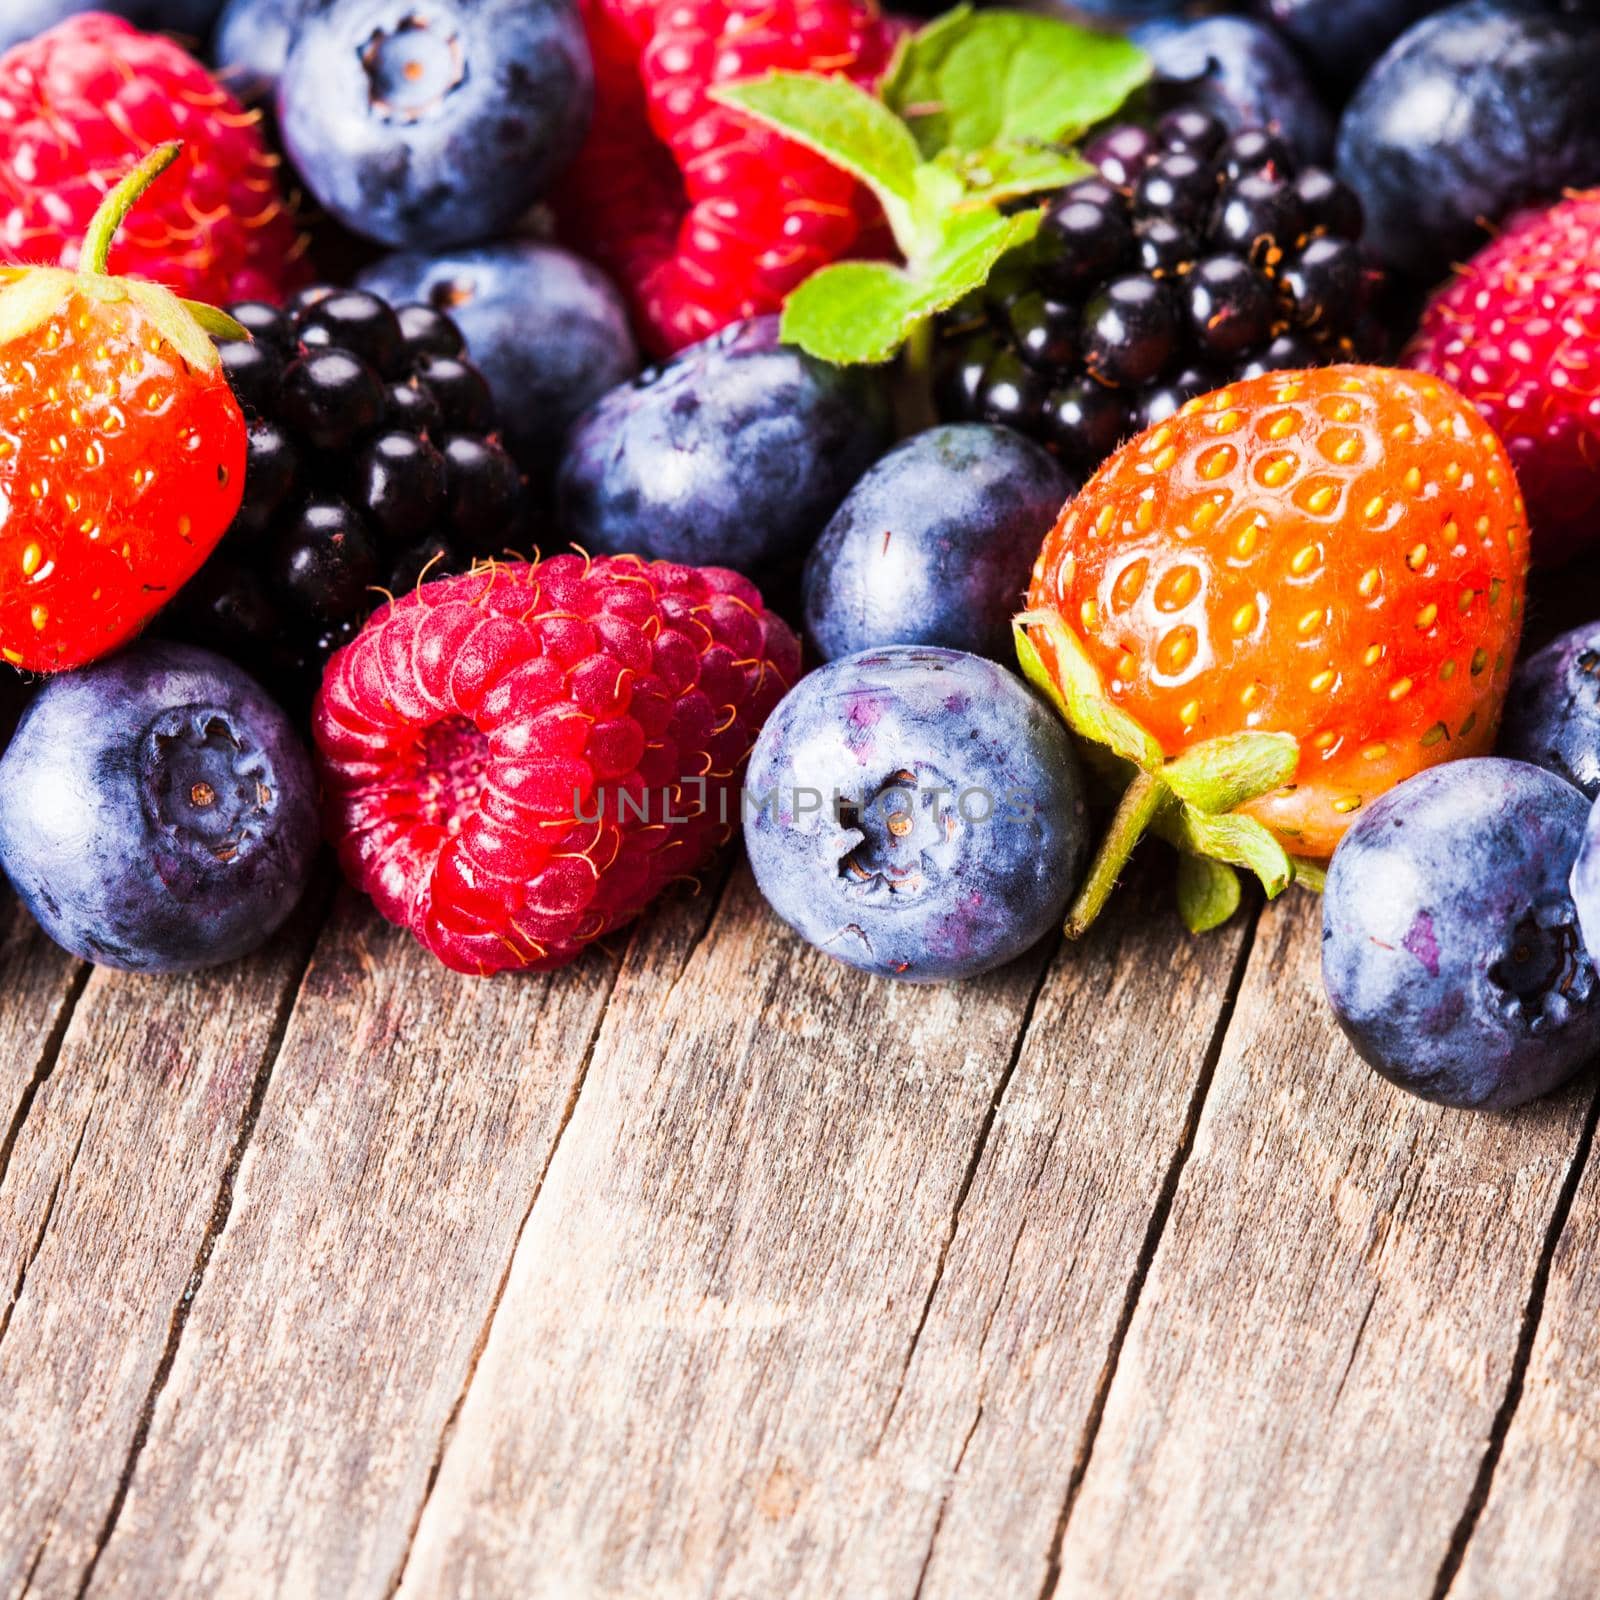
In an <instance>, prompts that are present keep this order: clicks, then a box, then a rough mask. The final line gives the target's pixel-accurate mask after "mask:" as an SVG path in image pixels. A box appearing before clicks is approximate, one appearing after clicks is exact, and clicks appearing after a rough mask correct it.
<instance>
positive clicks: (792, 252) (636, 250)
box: [558, 0, 896, 354]
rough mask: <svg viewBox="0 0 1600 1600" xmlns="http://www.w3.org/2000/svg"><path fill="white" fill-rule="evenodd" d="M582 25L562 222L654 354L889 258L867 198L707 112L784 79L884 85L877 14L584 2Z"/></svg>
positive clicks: (773, 137) (752, 3) (813, 163)
mask: <svg viewBox="0 0 1600 1600" xmlns="http://www.w3.org/2000/svg"><path fill="white" fill-rule="evenodd" d="M586 20H587V24H588V29H589V42H590V48H591V50H592V52H593V55H594V59H595V81H596V99H597V105H596V111H595V120H594V131H593V132H592V133H591V135H590V138H589V141H588V143H587V144H586V145H585V147H584V150H583V152H582V154H581V155H580V156H579V158H578V161H577V163H576V164H575V165H574V167H573V169H572V170H571V172H570V173H569V175H568V179H567V183H566V185H565V188H564V190H563V193H562V196H561V197H559V198H558V209H559V211H560V212H561V215H562V218H563V221H564V223H565V224H566V227H567V230H568V232H569V233H570V234H571V235H572V237H573V239H574V242H575V243H577V244H578V245H579V247H580V248H582V249H583V250H585V251H586V252H587V253H588V254H590V255H593V256H595V257H596V258H597V259H598V260H600V261H601V262H602V263H603V264H604V265H606V266H608V267H609V268H610V269H611V270H612V272H613V273H614V274H615V275H616V276H617V277H618V279H619V280H620V281H621V282H622V283H623V285H624V286H625V287H626V289H627V291H628V293H629V295H630V297H631V299H632V301H633V306H634V314H635V317H636V319H637V320H638V322H639V325H640V331H641V335H642V337H643V339H644V341H645V343H646V344H648V345H649V346H650V347H651V348H652V349H653V350H655V351H656V353H658V354H670V353H671V352H672V351H674V350H678V349H681V348H682V347H683V346H685V345H689V344H694V343H696V342H697V341H698V340H701V339H704V338H706V337H707V336H709V335H710V334H713V333H715V332H717V330H718V329H720V328H723V327H726V326H727V325H728V324H729V323H731V322H736V321H739V320H740V319H741V318H744V317H750V316H755V315H758V314H760V313H762V312H767V311H775V310H777V308H778V307H779V306H780V305H781V304H782V303H783V300H784V297H785V296H786V295H787V294H788V293H789V292H790V291H791V290H792V289H794V288H795V287H796V285H798V284H799V283H801V282H803V281H804V280H805V279H806V278H807V277H809V276H810V275H811V274H812V273H813V272H814V271H816V270H817V268H818V267H821V266H824V265H826V264H827V263H828V262H830V261H834V260H837V259H838V258H839V257H841V256H844V255H846V254H851V253H855V254H862V253H872V252H874V251H876V250H877V249H879V248H880V238H881V219H880V218H879V217H878V214H877V209H876V205H875V203H874V202H873V201H872V199H871V196H870V195H869V194H868V193H867V191H866V190H865V189H864V188H862V186H861V185H860V184H858V183H856V182H855V180H854V179H852V178H850V177H848V176H846V175H845V174H844V173H842V172H840V171H839V170H838V168H836V167H834V166H832V165H831V164H830V163H828V162H827V161H825V160H823V159H822V157H821V156H818V155H815V154H813V153H812V152H811V151H809V150H806V149H804V148H802V147H801V146H800V145H797V144H795V143H793V142H792V141H790V140H788V139H785V138H783V137H782V136H781V135H779V134H776V133H774V132H771V131H770V130H768V129H765V128H762V127H759V126H757V125H756V124H755V123H753V122H751V121H750V120H749V119H748V118H746V117H743V116H741V115H740V114H739V113H737V112H734V111H730V110H726V109H724V108H723V107H721V106H717V105H715V104H713V103H712V102H711V101H710V99H709V98H708V91H709V90H711V89H712V88H714V87H715V86H717V85H718V84H724V83H731V82H734V81H736V80H739V79H742V78H750V77H757V76H760V75H761V74H762V73H765V72H769V71H774V70H787V71H796V72H804V71H816V72H836V73H843V74H844V75H846V76H847V77H849V78H852V79H854V80H855V81H856V82H858V83H862V84H872V83H875V82H876V81H877V79H878V78H879V77H880V76H881V75H882V73H883V72H884V70H885V69H886V68H887V66H888V64H889V57H890V53H891V51H892V49H893V45H894V41H895V38H896V29H895V27H894V26H893V25H892V24H890V23H888V22H886V21H885V20H884V19H883V18H882V17H880V16H879V14H878V12H877V9H876V7H875V6H874V5H873V3H872V0H778V3H777V4H767V3H766V0H668V3H666V4H663V5H660V6H658V7H654V8H652V7H651V6H649V5H648V4H641V3H639V0H587V4H586Z"/></svg>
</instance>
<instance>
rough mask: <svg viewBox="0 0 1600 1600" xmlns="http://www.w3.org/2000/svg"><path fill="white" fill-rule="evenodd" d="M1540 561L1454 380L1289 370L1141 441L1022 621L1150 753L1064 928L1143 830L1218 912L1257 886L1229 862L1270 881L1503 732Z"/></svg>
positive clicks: (1104, 731)
mask: <svg viewBox="0 0 1600 1600" xmlns="http://www.w3.org/2000/svg"><path fill="white" fill-rule="evenodd" d="M1527 568H1528V530H1527V519H1526V512H1525V510H1524V507H1523V502H1522V497H1521V495H1520V494H1519V492H1518V489H1517V484H1516V480H1515V477H1514V475H1513V473H1512V469H1511V463H1510V461H1509V459H1508V457H1507V455H1506V451H1505V448H1504V446H1503V445H1502V444H1501V443H1500V441H1499V440H1498V439H1497V438H1496V437H1495V435H1494V434H1493V433H1492V432H1491V431H1490V430H1489V428H1488V427H1487V426H1486V425H1485V423H1484V421H1483V418H1482V417H1481V416H1480V415H1479V414H1478V413H1477V412H1476V411H1475V410H1474V409H1473V408H1472V406H1471V405H1470V404H1468V403H1467V402H1466V401H1465V400H1463V399H1462V397H1461V396H1460V395H1459V394H1458V393H1456V391H1455V390H1454V389H1452V388H1451V387H1450V386H1449V385H1448V384H1447V383H1445V382H1443V381H1442V380H1439V379H1434V378H1426V377H1419V376H1416V375H1414V374H1410V373H1405V372H1394V371H1390V370H1387V369H1383V368H1376V367H1358V366H1338V367H1329V368H1324V369H1322V370H1319V371H1312V372H1275V373H1268V374H1266V375H1265V376H1263V377H1259V378H1252V379H1250V380H1248V381H1245V382H1242V383H1237V384H1233V385H1231V386H1229V387H1228V388H1227V389H1223V390H1220V391H1218V392H1217V393H1215V394H1210V395H1202V396H1201V397H1199V398H1198V399H1195V400H1191V401H1190V402H1189V403H1188V404H1187V405H1185V406H1184V407H1183V408H1182V410H1181V411H1179V412H1178V414H1177V415H1176V416H1174V417H1173V418H1171V419H1170V420H1169V421H1167V422H1164V423H1161V424H1158V425H1157V426H1155V427H1152V428H1149V429H1147V430H1146V431H1145V432H1143V433H1141V434H1139V435H1138V436H1137V437H1135V438H1134V439H1132V440H1130V441H1129V442H1128V443H1127V444H1125V445H1124V446H1123V447H1122V448H1121V449H1120V450H1118V451H1117V452H1116V454H1115V455H1113V456H1112V457H1111V458H1110V459H1109V460H1108V461H1107V462H1106V463H1105V465H1104V466H1102V467H1101V469H1100V470H1099V472H1097V473H1096V474H1095V476H1094V477H1093V478H1092V479H1091V480H1090V481H1089V483H1088V485H1087V486H1086V487H1085V488H1084V490H1083V492H1082V493H1081V494H1080V495H1079V496H1078V497H1077V498H1076V499H1075V500H1072V501H1071V502H1069V503H1068V505H1067V507H1066V509H1065V510H1064V511H1063V512H1062V515H1061V519H1060V521H1059V522H1058V523H1057V524H1056V526H1055V528H1054V530H1053V531H1052V532H1051V533H1050V534H1049V535H1048V536H1047V537H1046V539H1045V543H1044V547H1043V549H1042V550H1041V552H1040V555H1039V560H1038V562H1037V564H1036V565H1035V567H1034V571H1033V582H1032V586H1031V589H1030V592H1029V596H1028V605H1029V610H1028V611H1027V612H1026V613H1024V615H1023V616H1022V617H1020V618H1019V619H1018V629H1017V643H1018V651H1019V655H1020V657H1021V659H1022V662H1023V666H1024V670H1025V671H1027V672H1028V674H1029V676H1030V677H1032V678H1033V679H1034V680H1035V681H1036V682H1038V683H1039V684H1041V686H1043V687H1044V688H1045V689H1046V690H1047V692H1049V693H1050V694H1051V695H1052V697H1053V698H1054V699H1055V700H1056V702H1057V704H1058V706H1059V707H1060V708H1061V709H1062V710H1063V712H1064V714H1065V715H1066V717H1067V720H1068V721H1069V723H1071V725H1072V726H1073V728H1074V729H1075V730H1076V731H1077V732H1078V733H1079V734H1080V735H1082V736H1084V737H1085V738H1087V739H1088V740H1090V741H1091V742H1092V743H1093V744H1097V745H1101V746H1104V747H1107V748H1108V749H1109V750H1110V751H1111V752H1113V753H1114V754H1115V755H1116V756H1118V757H1120V758H1122V759H1123V760H1124V761H1125V762H1129V763H1131V764H1132V768H1133V777H1132V781H1131V783H1130V785H1129V788H1128V790H1127V792H1126V794H1125V795H1124V799H1123V804H1122V808H1121V810H1120V812H1119V814H1118V818H1117V820H1116V822H1114V823H1113V826H1112V831H1111V837H1110V838H1109V839H1108V841H1107V844H1106V847H1105V849H1104V850H1103V851H1102V858H1101V860H1100V862H1099V863H1097V866H1096V868H1095V869H1094V870H1093V871H1092V872H1091V875H1090V879H1089V883H1088V885H1087V886H1086V888H1085V890H1084V892H1083V895H1082V896H1081V897H1080V902H1079V905H1078V906H1077V907H1076V908H1075V910H1074V914H1073V921H1072V923H1071V924H1069V927H1071V928H1073V929H1075V930H1076V929H1079V928H1081V927H1083V926H1086V925H1087V923H1088V921H1089V920H1091V919H1092V917H1093V915H1094V913H1095V912H1096V911H1097V910H1098V907H1099V904H1100V902H1101V901H1103V899H1104V898H1105V895H1106V893H1108V892H1109V890H1110V888H1111V886H1112V884H1113V883H1114V881H1115V878H1116V873H1117V871H1118V869H1119V868H1120V866H1121V863H1122V860H1123V859H1124V858H1125V857H1126V855H1127V853H1128V850H1129V849H1131V847H1132V845H1133V843H1134V842H1135V841H1136V840H1137V838H1138V836H1139V834H1140V833H1141V832H1143V831H1144V829H1145V828H1147V827H1150V826H1152V825H1154V826H1155V827H1156V828H1157V830H1158V831H1160V832H1162V833H1164V834H1165V835H1166V836H1168V837H1169V838H1172V839H1173V840H1174V841H1175V842H1176V843H1178V844H1179V845H1180V847H1181V848H1182V849H1184V850H1185V851H1186V852H1188V853H1189V855H1190V856H1191V857H1193V858H1194V859H1193V860H1191V861H1190V863H1189V864H1188V865H1187V866H1186V867H1185V869H1184V875H1183V876H1182V877H1181V878H1180V890H1181V893H1182V897H1183V899H1184V902H1185V910H1186V914H1188V915H1189V918H1190V922H1191V925H1195V926H1209V925H1211V924H1212V923H1213V922H1214V921H1218V920H1221V919H1222V917H1223V916H1225V915H1226V914H1227V912H1228V911H1229V910H1231V908H1232V905H1233V904H1236V903H1237V897H1238V885H1237V881H1236V880H1234V879H1233V877H1232V874H1231V872H1227V871H1225V870H1222V869H1219V868H1218V867H1216V866H1213V865H1209V864H1208V863H1210V862H1213V861H1217V862H1232V863H1234V864H1236V865H1241V866H1248V867H1250V868H1251V869H1252V870H1254V871H1256V872H1257V873H1258V875H1260V876H1261V878H1262V880H1263V882H1264V883H1265V885H1266V887H1267V889H1268V892H1269V893H1275V892H1277V891H1278V890H1279V889H1281V888H1283V887H1284V886H1285V885H1286V884H1287V883H1288V882H1289V881H1290V880H1291V878H1292V877H1293V876H1294V870H1295V864H1294V861H1293V859H1292V858H1293V857H1298V858H1300V860H1301V861H1302V862H1307V863H1314V862H1316V861H1319V860H1324V859H1326V858H1327V857H1328V856H1329V855H1331V854H1332V852H1333V847H1334V845H1335V844H1336V843H1337V842H1338V840H1339V837H1340V835H1341V834H1342V833H1343V832H1344V830H1345V829H1346V828H1347V827H1348V826H1349V825H1350V823H1351V821H1352V820H1353V818H1354V816H1355V814H1356V813H1357V812H1358V811H1359V810H1360V808H1361V807H1362V806H1363V805H1365V804H1366V803H1367V802H1368V801H1370V800H1372V799H1374V798H1375V797H1376V796H1377V795H1379V794H1382V793H1383V792H1384V791H1385V790H1386V789H1388V788H1390V787H1392V786H1393V785H1394V784H1396V783H1398V782H1400V781H1401V779H1403V778H1407V777H1410V776H1411V775H1412V774H1413V773H1415V772H1417V771H1419V770H1421V769H1422V768H1424V767H1428V766H1432V765H1433V764H1435V763H1436V762H1439V761H1443V760H1446V759H1448V758H1450V757H1452V756H1465V755H1475V754H1479V753H1481V752H1483V751H1486V750H1488V749H1490V748H1491V746H1492V745H1493V742H1494V734H1495V727H1496V723H1497V721H1498V718H1499V712H1500V706H1501V702H1502V700H1503V699H1504V697H1505V692H1506V687H1507V682H1508V678H1509V675H1510V671H1511V663H1512V658H1513V656H1514V655H1515V653H1516V645H1517V639H1518V635H1519V632H1520V629H1521V619H1522V605H1523V594H1524V589H1525V586H1526V580H1527ZM1305 875H1306V876H1308V877H1311V878H1313V879H1314V878H1315V877H1316V875H1317V874H1316V872H1315V869H1314V867H1308V868H1307V869H1306V872H1305ZM1230 885H1231V887H1230Z"/></svg>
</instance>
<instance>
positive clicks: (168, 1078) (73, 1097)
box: [0, 905, 320, 1595]
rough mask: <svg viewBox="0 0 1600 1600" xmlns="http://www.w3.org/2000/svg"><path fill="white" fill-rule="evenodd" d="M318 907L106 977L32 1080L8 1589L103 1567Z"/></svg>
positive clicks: (6, 1441)
mask: <svg viewBox="0 0 1600 1600" xmlns="http://www.w3.org/2000/svg"><path fill="white" fill-rule="evenodd" d="M319 912H320V907H319V906H317V905H312V906H308V907H307V908H306V909H305V910H304V912H303V913H302V914H301V915H300V916H298V917H297V918H296V919H295V920H294V921H293V922H292V923H291V926H290V928H288V929H286V930H285V932H284V933H283V934H281V935H280V936H279V937H278V938H276V939H275V940H273V941H272V942H271V943H270V944H269V945H268V947H267V948H266V949H265V950H263V951H262V952H260V953H259V954H258V955H256V956H254V957H252V958H251V959H250V960H248V961H244V962H240V963H237V964H235V965H233V966H230V967H227V968H224V969H221V970H219V971H216V972H210V973H202V974H197V975H195V976H193V977H188V978H179V979H173V978H167V979H154V978H134V977H129V976H126V975H124V974H119V973H113V972H110V971H107V970H104V969H96V970H95V971H94V972H93V973H92V975H91V976H90V977H89V978H88V982H87V985H86V987H85V988H84V991H83V995H82V999H81V1001H80V1002H79V1003H78V1005H77V1008H76V1010H75V1011H74V1012H73V1014H72V1019H71V1022H70V1024H69V1025H68V1027H67V1029H66V1032H65V1035H64V1037H63V1038H62V1039H61V1043H60V1050H59V1054H58V1055H57V1058H56V1060H55V1063H54V1068H53V1070H52V1071H51V1072H50V1073H49V1074H48V1076H47V1077H45V1078H44V1079H43V1080H42V1081H41V1082H40V1083H39V1084H38V1086H37V1090H36V1093H35V1095H34V1097H33V1100H32V1104H31V1106H30V1107H29V1109H28V1114H27V1117H26V1119H25V1120H24V1121H23V1122H22V1124H21V1127H20V1129H19V1132H18V1135H17V1139H16V1143H15V1146H14V1147H13V1149H12V1152H11V1160H10V1163H9V1166H8V1168H7V1171H6V1174H5V1182H4V1186H3V1187H0V1240H3V1241H5V1244H4V1248H5V1251H6V1253H7V1257H8V1259H10V1258H11V1257H12V1255H13V1253H14V1252H15V1251H16V1250H17V1249H18V1246H19V1241H20V1242H21V1248H23V1249H24V1250H25V1251H26V1252H27V1256H28V1261H27V1270H26V1274H25V1277H24V1278H23V1281H22V1284H21V1292H20V1294H19V1295H18V1296H17V1298H16V1303H15V1305H14V1306H13V1308H12V1312H11V1316H10V1320H9V1322H8V1323H7V1325H6V1327H5V1333H4V1338H3V1340H0V1483H3V1484H5V1485H6V1492H5V1493H4V1494H3V1495H0V1594H6V1595H13V1594H17V1593H19V1592H20V1591H21V1590H23V1589H24V1588H31V1589H32V1590H34V1591H36V1592H38V1593H43V1594H72V1593H74V1592H75V1591H76V1589H77V1586H78V1583H79V1580H80V1576H81V1574H82V1573H83V1571H84V1570H85V1569H86V1567H87V1565H88V1563H89V1562H90V1561H91V1560H92V1559H93V1555H94V1551H95V1549H96V1546H97V1543H98V1540H99V1537H100V1533H101V1529H102V1527H103V1525H104V1523H105V1520H106V1518H107V1517H108V1515H110V1514H111V1511H112V1509H113V1507H114V1506H115V1504H116V1501H117V1499H118V1497H119V1495H120V1494H121V1492H122V1487H123V1474H124V1470H125V1465H126V1462H127V1460H128V1458H129V1456H130V1453H131V1452H132V1451H133V1450H134V1449H135V1448H136V1445H137V1440H138V1438H139V1436H140V1433H141V1431H142V1429H143V1427H144V1425H145V1412H146V1407H147V1405H148V1403H149V1400H150V1397H151V1394H152V1392H153V1390H154V1389H155V1388H157V1387H158V1386H159V1382H160V1376H161V1372H162V1369H163V1366H164V1363H165V1361H166V1360H168V1359H169V1358H170V1339H171V1337H172V1334H173V1330H174V1327H175V1325H176V1324H177V1323H178V1322H179V1321H181V1317H182V1312H183V1307H184V1303H185V1299H186V1296H187V1294H189V1293H190V1292H192V1288H193V1284H194V1281H195V1278H196V1276H197V1275H198V1274H200V1273H202V1272H203V1270H204V1265H205V1256H206V1252H207V1250H208V1249H209V1245H210V1237H211V1235H210V1229H211V1226H212V1224H213V1222H214V1219H215V1217H216V1214H217V1210H218V1207H219V1205H223V1204H224V1203H225V1199H224V1197H225V1195H226V1190H227V1174H228V1168H229V1165H230V1162H231V1161H232V1160H233V1159H234V1157H235V1155H236V1154H237V1151H238V1148H239V1146H240V1141H241V1134H242V1130H244V1129H245V1127H246V1125H247V1122H248V1118H249V1115H250V1113H251V1110H252V1100H253V1095H254V1093H255V1091H256V1089H257V1086H258V1084H259V1082H260V1080H261V1076H262V1074H263V1073H264V1071H265V1070H266V1069H267V1067H268V1066H269V1064H270V1061H271V1057H272V1054H273V1052H274V1050H275V1049H276V1046H277V1034H278V1030H279V1027H280V1025H281V1020H282V1016H283V1014H284V1012H285V1011H286V1009H287V1005H288V1003H289V1001H290V1000H291V998H292V995H293V991H294V987H295V985H296V983H297V982H298V980H299V976H300V973H301V971H302V970H303V968H304V966H305V959H306V954H307V952H308V950H309V948H310V943H311V938H312V935H313V934H314V932H315V927H316V922H317V920H318V915H319ZM47 992H48V990H47Z"/></svg>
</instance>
